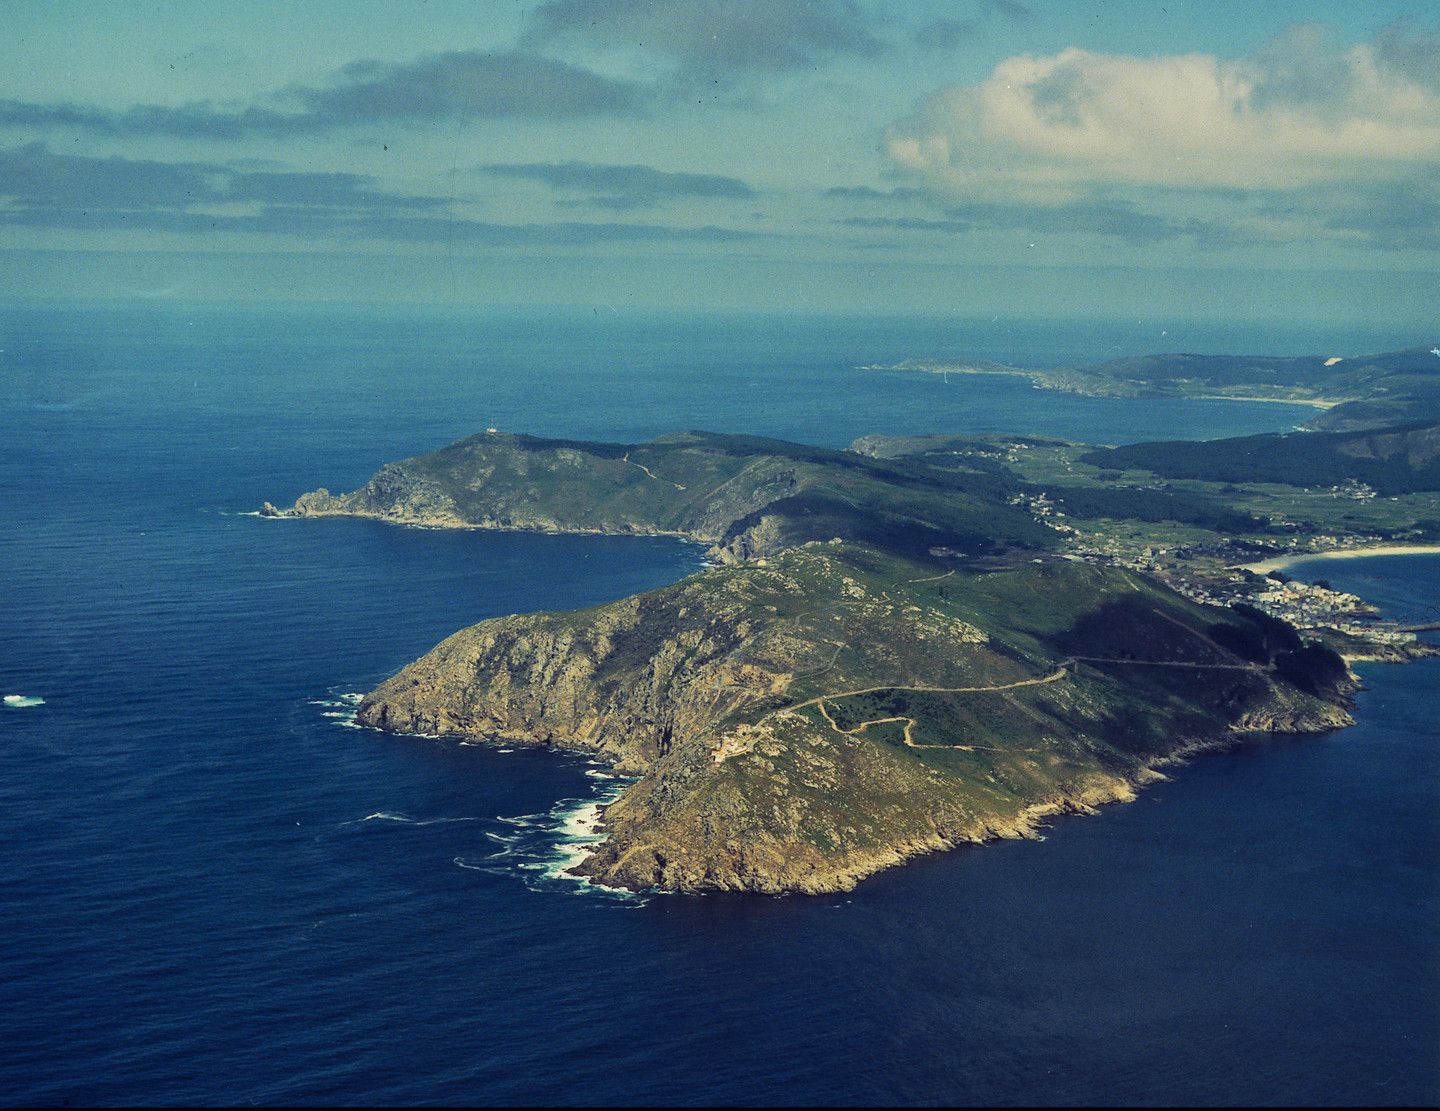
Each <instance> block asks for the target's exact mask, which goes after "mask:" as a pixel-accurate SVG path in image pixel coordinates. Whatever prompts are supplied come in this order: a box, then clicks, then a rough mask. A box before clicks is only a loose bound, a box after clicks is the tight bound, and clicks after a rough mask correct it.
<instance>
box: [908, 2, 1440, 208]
mask: <svg viewBox="0 0 1440 1111" xmlns="http://www.w3.org/2000/svg"><path fill="white" fill-rule="evenodd" d="M884 151H885V154H886V156H887V157H888V158H889V159H890V161H891V162H892V163H893V164H894V165H895V166H897V167H899V168H901V169H904V170H908V171H911V172H914V173H917V174H920V175H923V176H924V177H925V178H926V179H927V181H928V182H929V183H930V184H931V185H932V186H933V187H935V188H937V189H938V190H939V191H941V192H945V193H950V194H966V193H968V194H987V193H995V192H1002V191H1003V192H1005V193H1007V194H1009V195H1011V196H1016V195H1019V196H1024V197H1027V198H1028V199H1031V200H1034V201H1045V200H1047V199H1048V200H1051V201H1054V202H1058V201H1060V200H1063V199H1065V198H1067V197H1072V196H1077V195H1081V194H1084V193H1087V192H1090V191H1093V190H1094V189H1095V188H1096V187H1103V186H1110V185H1122V186H1124V185H1130V186H1146V187H1170V188H1174V187H1179V188H1182V189H1185V188H1189V189H1195V188H1205V189H1213V188H1216V187H1223V188H1258V189H1271V190H1273V189H1290V188H1296V187H1301V186H1309V185H1317V184H1324V183H1328V182H1341V181H1350V182H1367V181H1370V182H1374V181H1381V180H1399V179H1402V178H1406V177H1411V178H1413V177H1414V176H1415V175H1416V174H1417V173H1425V172H1427V170H1428V169H1432V168H1435V167H1437V166H1440V35H1436V34H1411V33H1410V32H1409V30H1408V28H1405V27H1394V28H1390V29H1387V30H1386V31H1385V32H1383V33H1382V34H1381V35H1380V36H1378V37H1377V38H1376V39H1375V40H1374V41H1373V42H1370V43H1361V44H1358V45H1352V46H1343V47H1341V46H1334V45H1332V44H1331V43H1330V41H1329V38H1328V35H1327V33H1326V31H1325V30H1324V28H1322V27H1319V26H1315V25H1303V26H1297V27H1293V28H1291V29H1290V30H1289V31H1287V32H1285V33H1284V34H1283V35H1281V36H1279V37H1277V38H1276V39H1274V40H1272V41H1271V42H1270V43H1268V44H1267V45H1266V46H1265V47H1264V48H1263V49H1262V50H1260V51H1258V52H1257V53H1255V54H1254V55H1251V56H1250V57H1247V58H1242V59H1238V60H1226V59H1221V58H1217V57H1215V56H1214V55H1210V54H1183V55H1163V56H1159V57H1151V58H1142V57H1133V56H1129V55H1117V54H1099V53H1094V52H1091V51H1087V50H1081V49H1077V48H1071V49H1068V50H1064V51H1061V52H1060V53H1058V54H1054V55H1050V56H1047V57H1030V56H1020V57H1013V58H1009V59H1007V60H1005V61H1003V62H1001V63H1000V64H999V65H997V66H996V67H995V69H994V70H993V71H992V72H991V74H990V76H989V77H988V78H987V79H986V80H984V81H982V82H980V83H979V84H973V85H953V86H949V87H947V88H943V89H940V90H939V91H937V92H935V93H934V94H933V95H931V96H930V97H929V98H928V99H927V100H926V101H925V102H924V103H923V104H922V105H921V106H920V108H919V109H918V110H917V111H916V112H915V113H914V114H913V115H911V116H909V117H908V118H906V119H902V120H899V121H897V122H896V123H894V124H892V125H891V126H890V127H889V128H888V129H887V130H886V133H885V137H884Z"/></svg>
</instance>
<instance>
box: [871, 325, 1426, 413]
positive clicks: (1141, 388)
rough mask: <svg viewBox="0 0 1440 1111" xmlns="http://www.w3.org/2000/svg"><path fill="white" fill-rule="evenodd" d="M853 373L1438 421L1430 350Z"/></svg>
mask: <svg viewBox="0 0 1440 1111" xmlns="http://www.w3.org/2000/svg"><path fill="white" fill-rule="evenodd" d="M860 369H861V370H867V371H919V372H923V373H931V374H942V375H949V374H1006V375H1014V376H1019V377H1023V378H1028V379H1030V381H1031V382H1033V383H1034V384H1035V386H1036V387H1038V388H1040V389H1047V390H1062V391H1065V392H1067V393H1076V394H1092V395H1100V396H1106V397H1175V398H1191V399H1194V400H1227V401H1272V402H1286V403H1288V404H1292V405H1308V406H1311V407H1313V408H1315V409H1317V410H1319V412H1318V413H1317V414H1316V415H1315V417H1314V418H1313V419H1311V420H1310V421H1309V422H1308V423H1309V426H1310V427H1312V428H1316V429H1321V430H1326V431H1336V432H1345V431H1355V430H1357V429H1365V428H1381V427H1386V426H1390V425H1396V424H1401V423H1404V422H1406V421H1423V420H1428V421H1435V420H1437V419H1440V356H1437V355H1436V354H1435V349H1434V348H1433V347H1431V346H1424V347H1412V348H1407V349H1405V350H1402V351H1389V352H1385V353H1383V354H1379V355H1360V356H1341V355H1335V354H1316V355H1303V356H1275V355H1194V354H1184V353H1175V354H1166V355H1143V356H1138V357H1133V358H1124V359H1112V360H1110V361H1109V362H1104V363H1098V364H1096V365H1094V366H1086V367H1073V368H1054V369H1043V370H1037V369H1030V368H1025V367H1015V366H1008V365H1005V364H1002V363H994V362H988V361H985V360H964V361H955V360H944V359H907V360H905V361H903V362H899V363H892V364H888V365H871V366H865V367H861V368H860Z"/></svg>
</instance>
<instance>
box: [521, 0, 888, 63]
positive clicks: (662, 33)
mask: <svg viewBox="0 0 1440 1111" xmlns="http://www.w3.org/2000/svg"><path fill="white" fill-rule="evenodd" d="M524 41H525V43H526V44H528V45H530V46H548V45H551V44H568V43H576V44H580V45H586V46H592V47H594V46H598V47H605V48H610V47H621V48H627V49H628V48H631V47H636V46H643V48H645V49H646V50H652V51H655V52H658V53H660V54H663V55H666V56H668V57H670V58H672V59H674V60H676V61H677V62H679V63H680V64H681V65H682V66H683V67H684V68H686V69H688V70H693V71H701V72H705V73H712V72H713V73H725V74H729V73H736V72H760V71H766V70H770V71H777V70H791V69H799V68H801V67H805V66H811V65H814V64H816V63H817V62H819V61H822V60H824V59H827V58H832V57H837V56H842V55H854V56H859V57H875V56H876V55H878V54H880V53H882V52H883V51H884V49H885V46H884V44H883V43H882V41H881V40H880V39H879V38H877V37H876V36H875V34H874V33H873V32H872V30H871V28H870V25H869V22H868V20H867V19H866V17H865V15H864V13H863V12H862V11H861V10H860V8H859V7H858V6H857V5H856V4H854V3H853V2H851V0H549V2H548V3H544V4H541V5H540V7H539V8H537V9H536V10H535V11H534V13H532V15H531V17H530V26H529V29H528V31H527V33H526V36H525V39H524Z"/></svg>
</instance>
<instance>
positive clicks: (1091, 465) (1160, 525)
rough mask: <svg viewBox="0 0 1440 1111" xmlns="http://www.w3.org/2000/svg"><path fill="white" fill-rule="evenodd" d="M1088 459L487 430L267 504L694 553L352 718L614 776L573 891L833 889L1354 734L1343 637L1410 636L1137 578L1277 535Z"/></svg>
mask: <svg viewBox="0 0 1440 1111" xmlns="http://www.w3.org/2000/svg"><path fill="white" fill-rule="evenodd" d="M1094 450H1095V449H1091V448H1087V447H1084V446H1081V445H1067V444H1063V443H1061V442H1059V441H1044V440H1037V439H1033V438H1032V439H1026V438H1013V437H988V438H972V439H964V438H955V437H949V438H947V437H936V438H909V439H899V440H895V439H887V438H867V439H866V440H862V441H859V442H857V444H855V445H853V446H852V448H851V449H850V450H846V451H838V450H831V449H824V448H815V447H809V446H804V445H798V444H789V443H784V442H781V441H776V440H766V439H760V438H755V437H744V436H722V435H714V434H707V433H698V432H692V433H683V434H677V435H673V436H666V437H662V438H661V439H658V440H655V441H652V442H650V443H645V444H594V443H585V442H579V441H563V440H546V439H540V438H535V437H529V436H515V435H509V434H504V433H499V432H488V433H483V434H481V435H478V436H474V437H471V438H469V439H466V440H462V441H460V442H458V443H456V444H453V445H450V446H449V447H446V448H443V449H441V450H440V451H437V452H434V453H432V454H430V455H424V456H419V457H416V458H413V459H407V460H403V461H400V462H397V463H393V464H389V465H387V466H385V467H383V468H382V469H381V470H380V471H379V472H378V473H377V474H376V475H375V476H374V477H373V478H372V479H371V480H370V481H369V482H368V483H366V484H365V485H364V486H363V487H361V488H360V489H358V490H356V491H354V492H351V493H346V494H332V493H330V492H328V491H326V490H323V489H322V490H318V491H316V492H314V493H312V494H306V495H304V496H302V497H301V498H299V499H298V500H297V501H296V502H295V503H294V505H293V506H291V507H289V508H287V509H283V510H281V509H276V508H275V507H273V506H269V505H268V504H267V506H266V508H265V511H264V512H266V513H267V514H271V515H283V516H295V517H315V516H330V515H345V516H360V517H368V518H373V519H377V520H383V521H389V522H394V523H400V524H410V525H421V526H430V527H463V528H499V529H534V530H542V531H551V532H593V533H616V534H649V535H674V536H680V537H686V538H689V539H692V540H695V541H699V542H702V543H705V544H707V545H708V546H709V554H710V556H711V557H712V560H713V562H714V564H715V565H714V566H711V567H709V568H707V569H703V570H701V571H699V572H698V573H697V574H695V575H693V576H691V577H690V578H687V579H685V580H683V581H681V582H679V583H676V584H674V585H672V586H668V587H665V588H662V589H659V590H655V591H650V592H648V593H645V594H641V595H637V596H635V597H631V598H626V599H623V600H620V601H617V602H613V603H609V604H607V605H602V606H598V607H595V608H592V609H588V610H582V611H577V612H567V613H541V614H526V615H513V616H509V617H501V618H496V619H492V620H489V621H484V622H481V623H480V624H478V625H475V626H473V627H471V628H468V629H464V630H461V631H460V632H457V633H455V634H454V635H453V636H451V637H450V638H448V639H447V640H445V641H444V642H442V643H441V644H440V645H438V646H437V647H436V648H435V649H433V650H432V651H431V652H429V653H427V654H426V655H425V656H423V657H422V658H421V659H419V660H417V661H415V662H414V663H412V664H410V665H409V666H407V667H405V668H403V669H402V670H401V671H400V672H399V673H398V674H397V675H395V676H394V677H393V678H391V679H389V680H388V681H386V682H385V683H383V684H382V685H381V686H380V687H379V688H377V689H376V690H374V691H372V692H371V693H370V694H368V695H367V696H365V698H364V700H363V701H362V702H361V704H360V706H359V709H358V713H357V720H358V721H359V722H360V723H361V724H364V725H368V726H374V727H377V728H380V729H386V730H391V731H395V732H404V733H422V734H428V735H437V736H454V737H466V738H489V739H496V740H503V741H505V742H506V743H518V744H531V745H553V746H558V747H564V748H567V749H574V750H579V751H584V752H588V753H593V754H595V755H597V756H599V757H601V758H603V759H606V760H608V761H610V762H611V763H612V764H613V765H614V766H615V767H616V768H617V769H618V770H620V771H622V772H625V773H627V774H629V775H633V776H635V777H637V779H636V782H635V783H633V784H632V785H631V786H630V787H629V788H628V790H627V791H626V792H625V793H624V795H623V796H621V797H620V798H619V799H618V800H617V801H616V802H615V803H613V804H612V805H610V806H609V807H608V808H607V809H606V811H605V814H604V823H605V831H606V834H607V836H606V839H605V841H604V842H603V843H602V844H601V845H600V846H599V848H598V849H597V851H596V852H595V853H594V854H592V855H591V856H589V857H588V858H586V859H585V860H584V861H583V862H582V863H581V864H580V865H579V871H580V872H582V873H583V874H585V875H586V876H589V877H590V878H592V879H593V880H595V881H597V882H602V883H605V884H611V885H618V886H623V887H628V888H632V889H651V888H659V889H665V890H678V891H753V892H769V893H778V892H785V891H796V892H826V891H837V890H846V889H849V888H850V887H853V885H854V884H855V883H856V882H858V881H859V880H860V879H861V878H863V877H864V876H867V875H869V874H871V873H873V872H875V871H877V870H879V869H882V868H885V867H887V866H890V865H893V864H895V863H897V862H899V861H902V860H904V859H906V858H907V857H909V856H912V855H914V854H916V853H922V852H928V851H933V850H937V849H943V848H947V847H950V846H955V845H959V844H963V843H969V842H980V841H985V840H988V839H992V838H996V837H1020V836H1027V835H1030V834H1032V833H1033V832H1034V831H1035V829H1036V827H1037V824H1038V823H1039V822H1040V821H1041V820H1043V819H1044V818H1045V817H1047V816H1049V815H1053V814H1056V813H1060V812H1066V811H1088V810H1090V809H1092V808H1093V807H1095V806H1097V805H1099V804H1101V803H1105V802H1109V801H1116V800H1124V799H1129V798H1131V797H1133V795H1134V792H1135V790H1136V789H1137V788H1138V787H1139V786H1141V785H1143V784H1144V783H1146V782H1147V781H1149V780H1151V779H1153V778H1155V777H1157V776H1158V775H1160V774H1161V773H1160V772H1159V770H1158V769H1160V768H1162V767H1164V766H1166V765H1168V764H1171V763H1173V762H1175V761H1176V760H1178V759H1182V758H1184V757H1185V756H1187V755H1188V754H1191V753H1194V752H1197V751H1200V750H1203V749H1207V748H1214V747H1222V746H1226V745H1231V744H1235V743H1238V742H1240V741H1243V740H1246V739H1253V738H1259V737H1264V736H1267V735H1273V734H1277V733H1305V732H1317V731H1323V730H1329V729H1334V728H1337V727H1340V726H1343V725H1346V724H1348V723H1349V722H1350V720H1351V718H1350V713H1349V707H1350V694H1351V693H1352V692H1353V690H1354V687H1355V679H1354V676H1353V675H1352V674H1351V672H1350V671H1349V669H1348V667H1347V665H1346V663H1345V660H1344V658H1342V653H1343V654H1344V655H1350V656H1364V655H1366V654H1367V652H1369V651H1370V650H1371V647H1372V646H1373V644H1374V643H1377V642H1379V641H1385V638H1387V637H1393V638H1394V640H1393V644H1392V649H1393V651H1392V652H1391V654H1392V655H1393V656H1394V657H1396V658H1399V657H1403V656H1405V655H1407V654H1412V653H1416V652H1420V651H1423V650H1424V649H1423V647H1422V646H1420V645H1418V643H1417V642H1416V641H1415V638H1414V636H1413V635H1409V634H1404V633H1402V632H1399V631H1396V630H1390V629H1382V630H1379V632H1377V633H1376V634H1375V637H1371V638H1369V639H1367V637H1368V636H1369V634H1368V633H1367V630H1366V627H1365V625H1364V622H1363V619H1362V617H1355V618H1354V621H1353V622H1352V623H1351V625H1353V627H1351V625H1347V626H1345V627H1341V624H1340V623H1334V622H1329V623H1327V622H1326V621H1321V622H1309V623H1308V627H1305V628H1303V629H1299V630H1297V628H1296V623H1295V622H1292V621H1291V620H1287V619H1286V617H1284V616H1277V614H1276V612H1274V611H1275V609H1276V607H1275V606H1274V605H1272V604H1271V602H1270V601H1267V600H1266V599H1265V598H1264V597H1262V596H1261V595H1263V594H1264V593H1265V591H1264V589H1261V588H1263V587H1264V586H1265V584H1266V583H1269V584H1270V585H1278V584H1276V583H1274V582H1273V580H1265V579H1264V577H1263V576H1256V575H1254V573H1249V572H1241V571H1238V570H1236V571H1230V570H1228V568H1225V567H1224V566H1223V561H1220V560H1218V559H1208V557H1207V559H1202V560H1200V561H1199V563H1198V564H1197V566H1199V567H1202V568H1203V570H1204V573H1207V574H1211V573H1213V574H1225V575H1228V576H1229V577H1230V579H1231V580H1233V581H1235V582H1236V583H1238V584H1242V585H1243V586H1244V587H1246V588H1248V587H1250V586H1252V585H1254V583H1253V582H1252V580H1260V583H1259V587H1257V589H1255V590H1253V591H1249V592H1248V593H1244V594H1243V597H1241V596H1239V595H1237V596H1236V597H1233V598H1229V599H1221V598H1219V597H1218V595H1216V594H1215V593H1213V592H1211V591H1210V590H1209V588H1208V587H1205V586H1203V585H1197V583H1196V582H1194V581H1192V580H1190V579H1189V578H1187V577H1186V575H1185V574H1184V573H1174V571H1173V569H1171V568H1166V567H1162V566H1152V565H1151V564H1153V563H1154V560H1153V559H1151V556H1152V555H1153V553H1154V545H1153V544H1152V545H1151V549H1150V551H1147V552H1145V553H1144V554H1143V555H1142V557H1141V559H1140V560H1139V561H1137V560H1136V559H1135V558H1132V555H1133V553H1132V552H1131V550H1130V549H1129V548H1127V547H1126V543H1127V541H1126V540H1125V539H1124V537H1126V536H1131V535H1134V534H1135V532H1136V530H1141V529H1150V530H1153V531H1154V532H1155V533H1156V534H1158V535H1161V536H1166V535H1169V534H1170V533H1172V532H1174V531H1175V530H1181V531H1188V532H1192V533H1206V532H1207V531H1208V530H1217V531H1214V532H1213V533H1211V534H1212V535H1214V536H1216V537H1221V533H1222V532H1234V533H1238V534H1240V535H1241V536H1242V537H1243V538H1244V539H1242V540H1241V541H1240V542H1241V543H1243V544H1246V545H1248V546H1249V548H1248V549H1247V550H1251V551H1262V552H1263V551H1266V550H1269V549H1273V548H1276V547H1277V545H1276V543H1275V540H1276V537H1275V536H1274V535H1273V534H1272V533H1271V532H1269V531H1267V530H1271V529H1272V522H1271V520H1270V519H1269V518H1268V517H1266V516H1264V515H1263V514H1261V513H1258V512H1256V507H1255V506H1253V505H1246V506H1244V507H1243V508H1236V507H1233V506H1232V505H1231V504H1230V503H1231V502H1233V501H1234V499H1233V498H1226V499H1222V498H1219V497H1216V496H1212V492H1207V491H1206V490H1203V489H1190V488H1180V489H1169V488H1158V489H1157V488H1154V487H1156V485H1157V484H1156V481H1155V476H1154V475H1153V474H1148V473H1147V474H1145V475H1143V476H1141V477H1140V479H1138V480H1137V479H1135V478H1133V477H1129V478H1127V475H1129V474H1130V472H1115V471H1113V470H1110V469H1106V468H1107V463H1106V460H1105V459H1103V458H1102V459H1100V460H1099V461H1097V462H1081V461H1080V457H1081V456H1085V455H1087V454H1088V453H1091V452H1092V451H1094ZM1057 471H1058V472H1060V473H1063V474H1064V475H1065V479H1064V481H1063V482H1056V481H1052V479H1053V478H1054V475H1055V473H1056V472H1057ZM1117 474H1118V476H1119V477H1118V479H1117V478H1116V477H1114V476H1116V475H1117ZM1427 474H1428V472H1427ZM1105 475H1109V476H1111V477H1109V478H1105V477H1101V476H1105ZM1422 485H1423V482H1422ZM1101 490H1104V491H1105V494H1104V495H1103V496H1101V495H1100V494H1098V493H1097V491H1101ZM1257 496H1258V495H1257ZM1411 496H1412V497H1420V498H1424V497H1426V496H1430V495H1425V494H1414V495H1411ZM1385 504H1386V505H1387V506H1389V505H1390V504H1391V503H1389V502H1388V501H1387V502H1386V503H1385ZM1060 505H1064V506H1066V507H1067V509H1060V508H1057V507H1058V506H1060ZM1407 508H1408V506H1407ZM1392 515H1393V514H1392ZM1071 522H1074V523H1071ZM1412 524H1413V522H1412ZM1221 539H1224V540H1225V542H1226V543H1232V542H1234V539H1235V538H1234V537H1233V536H1227V537H1221ZM1112 542H1113V543H1114V544H1115V545H1116V549H1115V550H1114V551H1107V550H1106V547H1105V546H1106V545H1107V544H1110V543H1112ZM1166 550H1167V552H1168V551H1170V550H1172V549H1169V548H1167V549H1166ZM1145 560H1150V563H1146V562H1145ZM1217 568H1219V569H1217ZM1247 574H1248V575H1249V578H1248V579H1247V578H1246V577H1245V576H1246V575H1247ZM1237 589H1238V588H1237ZM1225 601H1228V602H1232V603H1234V604H1218V603H1221V602H1225ZM1356 601H1357V602H1358V600H1356ZM1347 620H1348V619H1347ZM1301 624H1305V623H1304V622H1302V623H1301ZM1407 638H1408V639H1407ZM1387 643H1390V642H1387Z"/></svg>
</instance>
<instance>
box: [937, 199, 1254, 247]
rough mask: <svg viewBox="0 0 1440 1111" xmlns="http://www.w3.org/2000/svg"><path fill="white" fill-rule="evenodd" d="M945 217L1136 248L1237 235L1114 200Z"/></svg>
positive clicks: (991, 207) (980, 207)
mask: <svg viewBox="0 0 1440 1111" xmlns="http://www.w3.org/2000/svg"><path fill="white" fill-rule="evenodd" d="M945 214H946V215H947V216H950V217H952V218H954V219H957V220H964V221H967V222H968V223H969V224H970V225H971V226H972V227H975V228H982V227H983V228H998V229H1014V230H1017V231H1024V232H1028V233H1030V234H1032V235H1075V234H1084V235H1102V236H1107V237H1110V238H1115V239H1122V240H1125V241H1126V242H1129V243H1135V244H1151V243H1163V242H1166V241H1169V240H1173V239H1180V238H1181V237H1183V236H1191V237H1193V238H1195V239H1196V240H1197V241H1199V242H1201V243H1203V244H1205V245H1207V246H1216V245H1219V244H1222V243H1228V242H1230V241H1231V239H1233V238H1234V234H1235V233H1234V229H1232V228H1231V226H1230V225H1229V224H1227V223H1225V222H1222V221H1215V220H1204V219H1200V218H1197V217H1193V216H1188V217H1186V216H1172V215H1168V214H1164V213H1159V212H1148V211H1144V210H1142V209H1140V208H1137V207H1136V206H1134V205H1133V204H1129V203H1126V202H1123V201H1110V200H1087V201H1071V202H1069V203H1065V204H1057V205H1027V204H1005V203H973V204H963V205H956V206H953V207H951V208H947V209H946V210H945Z"/></svg>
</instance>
